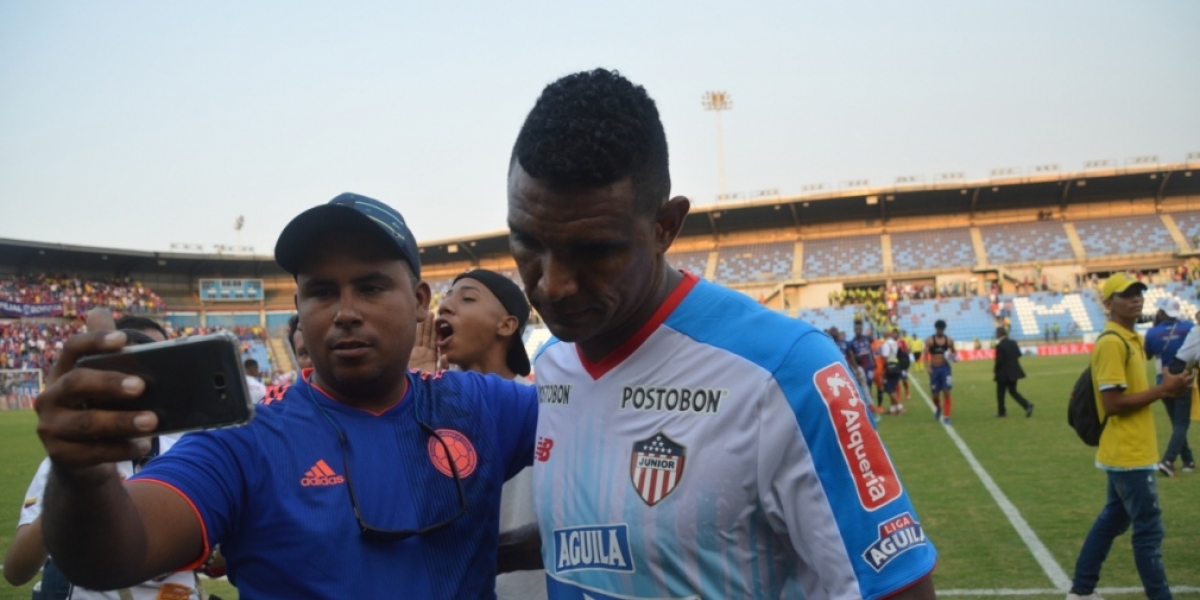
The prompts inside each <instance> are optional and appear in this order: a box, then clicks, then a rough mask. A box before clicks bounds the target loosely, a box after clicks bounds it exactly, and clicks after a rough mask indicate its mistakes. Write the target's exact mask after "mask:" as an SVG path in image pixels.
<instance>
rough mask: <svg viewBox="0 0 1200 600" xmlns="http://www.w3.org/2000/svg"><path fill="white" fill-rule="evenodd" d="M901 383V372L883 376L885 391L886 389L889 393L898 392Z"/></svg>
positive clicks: (885, 391)
mask: <svg viewBox="0 0 1200 600" xmlns="http://www.w3.org/2000/svg"><path fill="white" fill-rule="evenodd" d="M899 384H900V374H899V373H895V374H892V375H884V376H883V391H884V393H887V394H894V393H896V388H897V387H899Z"/></svg>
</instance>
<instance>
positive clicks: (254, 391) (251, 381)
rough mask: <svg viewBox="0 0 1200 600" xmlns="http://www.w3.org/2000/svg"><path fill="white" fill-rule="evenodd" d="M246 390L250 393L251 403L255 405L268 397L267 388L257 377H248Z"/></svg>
mask: <svg viewBox="0 0 1200 600" xmlns="http://www.w3.org/2000/svg"><path fill="white" fill-rule="evenodd" d="M246 389H247V390H248V391H249V392H250V401H251V402H253V403H255V404H258V403H259V402H262V401H263V398H266V397H267V386H265V385H263V383H262V382H261V381H259V380H258V379H257V378H255V377H251V376H249V375H247V376H246Z"/></svg>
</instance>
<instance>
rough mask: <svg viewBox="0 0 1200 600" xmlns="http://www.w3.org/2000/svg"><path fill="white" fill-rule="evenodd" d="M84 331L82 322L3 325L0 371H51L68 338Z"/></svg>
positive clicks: (13, 322)
mask: <svg viewBox="0 0 1200 600" xmlns="http://www.w3.org/2000/svg"><path fill="white" fill-rule="evenodd" d="M82 330H83V325H82V324H81V323H38V322H30V321H9V322H3V323H0V369H42V370H43V371H46V370H49V369H50V366H51V365H53V364H54V361H56V360H58V354H59V352H61V351H62V348H63V343H64V342H66V341H67V338H69V337H71V336H72V335H75V334H76V333H79V332H80V331H82Z"/></svg>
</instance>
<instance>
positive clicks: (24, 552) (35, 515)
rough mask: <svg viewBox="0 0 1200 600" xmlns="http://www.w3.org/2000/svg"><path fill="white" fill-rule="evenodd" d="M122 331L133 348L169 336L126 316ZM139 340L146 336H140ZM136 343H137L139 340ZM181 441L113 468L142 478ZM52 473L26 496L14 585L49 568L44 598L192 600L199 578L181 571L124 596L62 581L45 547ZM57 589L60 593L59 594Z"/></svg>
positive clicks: (166, 440)
mask: <svg viewBox="0 0 1200 600" xmlns="http://www.w3.org/2000/svg"><path fill="white" fill-rule="evenodd" d="M115 327H116V328H117V329H120V330H123V331H128V332H133V333H130V334H129V338H130V343H150V342H161V341H163V340H166V339H167V332H166V331H165V330H164V329H163V327H162V325H159V324H158V323H156V322H155V321H152V320H150V319H147V318H145V317H135V316H124V317H121V318H120V319H118V320H117V322H116V323H115ZM135 334H141V335H140V336H136V335H135ZM135 337H136V340H135V339H134V338H135ZM178 439H179V436H178V435H163V436H157V437H155V438H153V439H152V440H151V442H150V444H151V452H150V455H148V456H146V457H143V458H141V459H139V460H123V461H120V462H118V463H116V464H114V465H113V468H114V469H115V470H116V471H117V473H118V474H119V475H120V477H121V478H128V477H131V476H133V474H135V473H137V472H138V471H139V470H140V469H141V468H142V467H143V466H145V464H146V462H147V461H149V460H151V459H153V457H154V456H157V455H158V454H161V453H163V452H166V451H168V450H170V449H171V447H172V446H174V445H175V442H176V441H178ZM49 473H50V459H44V460H43V461H42V464H41V465H39V466H38V470H37V473H36V474H35V475H34V476H33V481H32V482H31V483H30V484H29V490H28V491H27V492H26V493H25V504H24V506H23V507H22V509H21V517H20V519H19V520H18V521H17V533H16V535H15V536H13V541H12V544H11V545H9V547H8V553H7V554H6V556H5V558H4V578H5V579H6V580H8V582H9V583H11V584H13V585H23V584H25V583H26V582H28V581H29V580H31V579H33V577H34V576H35V575H36V574H37V571H38V569H39V568H41V567H42V565H43V564H45V570H44V572H43V575H42V593H43V594H45V595H47V597H55V598H57V597H63V598H71V599H72V600H121V599H123V598H131V599H133V600H152V599H155V598H190V597H192V594H194V593H195V591H196V589H197V587H198V585H197V581H196V575H195V573H193V572H191V571H179V572H175V573H170V574H169V575H167V576H165V577H155V578H153V579H150V580H147V581H144V582H142V583H140V584H137V585H133V586H129V587H127V588H126V589H122V590H121V591H119V592H117V591H111V592H102V591H96V590H89V589H86V588H82V587H77V586H72V585H71V584H70V582H68V581H67V580H66V579H65V578H63V577H62V576H61V573H60V572H59V570H58V567H57V565H55V564H54V562H53V561H50V562H47V558H48V556H49V555H48V554H47V552H46V546H45V545H44V544H43V543H42V521H41V518H40V516H41V514H42V507H43V503H44V501H45V493H44V492H45V489H46V479H47V477H48V475H49ZM56 588H57V589H56Z"/></svg>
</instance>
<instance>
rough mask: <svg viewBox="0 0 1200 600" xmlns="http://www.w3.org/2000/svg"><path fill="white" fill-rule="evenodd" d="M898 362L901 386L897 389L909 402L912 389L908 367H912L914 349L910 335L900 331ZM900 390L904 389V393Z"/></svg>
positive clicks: (897, 343) (897, 335) (897, 350)
mask: <svg viewBox="0 0 1200 600" xmlns="http://www.w3.org/2000/svg"><path fill="white" fill-rule="evenodd" d="M896 362H897V363H899V365H900V387H899V388H897V389H896V393H897V394H898V395H900V398H902V399H903V400H904V401H905V402H908V401H909V400H912V389H911V388H909V387H908V369H909V368H911V367H912V350H911V346H910V345H909V341H908V336H907V335H902V334H900V333H897V334H896ZM900 390H904V393H903V394H901V393H900Z"/></svg>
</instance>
